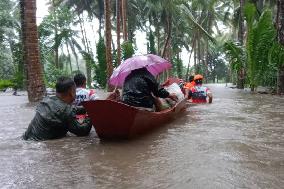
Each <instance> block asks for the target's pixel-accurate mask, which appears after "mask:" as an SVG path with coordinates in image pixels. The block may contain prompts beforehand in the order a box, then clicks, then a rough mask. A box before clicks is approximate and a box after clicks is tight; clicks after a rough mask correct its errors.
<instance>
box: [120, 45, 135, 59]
mask: <svg viewBox="0 0 284 189" xmlns="http://www.w3.org/2000/svg"><path fill="white" fill-rule="evenodd" d="M121 49H122V59H123V60H126V59H127V58H130V57H132V56H133V54H134V48H133V45H132V43H131V42H130V41H125V42H123V43H122V45H121Z"/></svg>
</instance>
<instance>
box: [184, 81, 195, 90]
mask: <svg viewBox="0 0 284 189" xmlns="http://www.w3.org/2000/svg"><path fill="white" fill-rule="evenodd" d="M194 86H195V82H194V81H192V82H187V83H185V85H184V86H183V88H185V89H189V90H190V89H191V88H192V87H194Z"/></svg>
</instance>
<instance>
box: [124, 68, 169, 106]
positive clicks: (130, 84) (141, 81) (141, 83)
mask: <svg viewBox="0 0 284 189" xmlns="http://www.w3.org/2000/svg"><path fill="white" fill-rule="evenodd" d="M152 94H153V95H154V96H156V97H160V98H167V97H168V96H169V93H168V92H167V91H166V90H165V89H163V88H162V89H159V84H158V82H157V81H156V79H155V77H154V76H153V75H152V74H151V73H150V72H149V71H148V70H147V69H146V68H141V69H137V70H133V71H132V72H131V73H130V74H129V75H128V76H127V77H126V78H125V82H124V86H123V91H122V102H124V103H125V104H128V105H131V106H136V107H145V108H153V105H154V102H155V101H154V97H153V96H152Z"/></svg>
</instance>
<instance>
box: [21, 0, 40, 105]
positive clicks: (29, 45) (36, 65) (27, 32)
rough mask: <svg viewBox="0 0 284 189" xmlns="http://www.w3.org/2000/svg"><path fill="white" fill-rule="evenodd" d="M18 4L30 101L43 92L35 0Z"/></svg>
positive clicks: (38, 98) (36, 99)
mask: <svg viewBox="0 0 284 189" xmlns="http://www.w3.org/2000/svg"><path fill="white" fill-rule="evenodd" d="M20 6H21V26H22V42H23V52H24V64H25V67H26V70H27V72H26V73H27V91H28V99H29V101H30V102H38V101H40V100H41V99H42V98H43V96H44V94H45V85H44V82H43V70H42V65H41V64H40V58H39V44H38V33H37V25H36V0H21V1H20Z"/></svg>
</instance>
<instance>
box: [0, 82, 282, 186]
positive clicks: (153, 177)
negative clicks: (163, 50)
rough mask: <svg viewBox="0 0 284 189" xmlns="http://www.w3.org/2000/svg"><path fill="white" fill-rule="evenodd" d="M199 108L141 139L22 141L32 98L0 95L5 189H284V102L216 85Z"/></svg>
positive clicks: (0, 151) (0, 145)
mask: <svg viewBox="0 0 284 189" xmlns="http://www.w3.org/2000/svg"><path fill="white" fill-rule="evenodd" d="M210 87H211V89H212V91H213V93H214V101H213V104H210V105H208V104H207V105H194V106H190V107H189V108H188V109H187V112H186V113H185V114H184V115H183V116H182V117H181V118H180V119H178V120H176V121H174V122H173V123H171V124H169V125H167V126H165V127H162V128H160V129H158V130H155V131H153V132H152V133H150V134H148V135H145V136H142V137H140V138H138V139H136V140H131V141H119V142H105V141H103V142H101V141H100V140H99V139H98V138H97V136H96V133H95V131H94V130H92V133H91V135H90V136H88V137H82V138H80V137H75V136H73V135H71V134H70V136H68V137H66V138H63V139H60V140H53V141H45V142H30V141H29V142H27V141H22V140H21V139H20V136H21V134H22V133H23V132H24V131H25V128H26V127H27V125H28V123H29V121H30V120H31V118H32V117H33V114H34V113H33V111H34V110H33V109H34V107H30V106H26V105H25V103H26V101H27V98H26V96H19V97H15V96H7V95H3V94H0V104H1V106H0V115H1V123H0V127H1V132H0V158H1V161H0V169H1V171H0V186H1V188H226V189H227V188H283V185H284V106H283V105H284V99H283V97H278V96H271V95H258V94H255V95H252V94H250V93H247V92H243V91H238V90H236V89H229V88H225V86H224V85H212V86H210Z"/></svg>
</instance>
